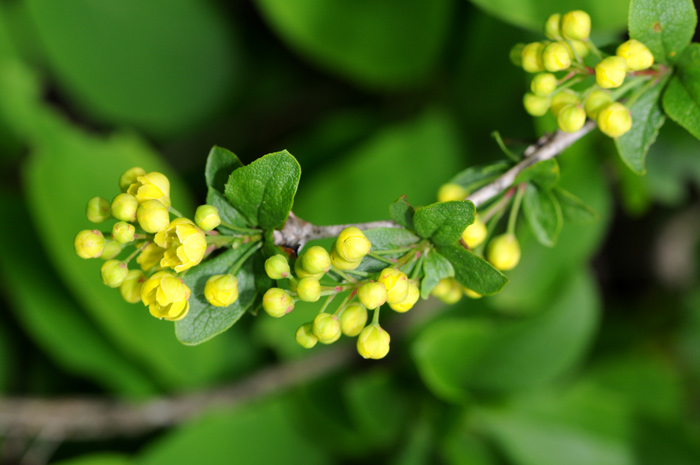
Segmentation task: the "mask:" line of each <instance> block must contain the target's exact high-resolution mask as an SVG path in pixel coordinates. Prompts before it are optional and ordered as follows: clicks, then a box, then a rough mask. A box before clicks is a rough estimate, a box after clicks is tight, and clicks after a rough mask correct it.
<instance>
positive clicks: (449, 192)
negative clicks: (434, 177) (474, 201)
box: [437, 182, 467, 202]
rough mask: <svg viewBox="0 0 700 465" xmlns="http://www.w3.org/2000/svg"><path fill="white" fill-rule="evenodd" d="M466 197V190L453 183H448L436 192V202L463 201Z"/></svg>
mask: <svg viewBox="0 0 700 465" xmlns="http://www.w3.org/2000/svg"><path fill="white" fill-rule="evenodd" d="M466 197H467V190H466V189H465V188H464V187H462V186H460V185H459V184H455V183H453V182H448V183H447V184H443V185H442V186H440V190H438V194H437V198H438V202H449V201H450V200H464V199H465V198H466Z"/></svg>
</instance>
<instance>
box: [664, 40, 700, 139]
mask: <svg viewBox="0 0 700 465" xmlns="http://www.w3.org/2000/svg"><path fill="white" fill-rule="evenodd" d="M676 68H677V73H678V74H677V75H676V76H674V77H673V78H672V79H671V82H669V83H668V86H667V87H666V91H665V92H664V96H663V106H664V111H665V112H666V114H667V115H668V116H670V117H671V119H672V120H673V121H675V122H676V123H678V124H680V125H681V126H683V127H684V128H685V129H686V130H687V131H688V132H689V133H691V134H692V135H693V136H695V137H696V138H698V139H700V44H692V45H691V46H690V47H688V48H687V49H686V51H685V53H683V56H682V57H681V60H679V62H678V65H677V67H676Z"/></svg>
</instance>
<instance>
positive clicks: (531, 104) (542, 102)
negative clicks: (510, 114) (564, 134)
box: [523, 92, 552, 116]
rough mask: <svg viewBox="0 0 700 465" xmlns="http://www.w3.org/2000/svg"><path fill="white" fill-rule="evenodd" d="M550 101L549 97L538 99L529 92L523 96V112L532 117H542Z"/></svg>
mask: <svg viewBox="0 0 700 465" xmlns="http://www.w3.org/2000/svg"><path fill="white" fill-rule="evenodd" d="M551 101H552V99H550V98H549V97H538V96H537V95H535V94H531V93H530V92H528V93H526V94H525V95H524V96H523V106H524V107H525V111H527V112H528V113H529V114H530V115H532V116H544V114H545V113H547V110H549V106H550V104H551Z"/></svg>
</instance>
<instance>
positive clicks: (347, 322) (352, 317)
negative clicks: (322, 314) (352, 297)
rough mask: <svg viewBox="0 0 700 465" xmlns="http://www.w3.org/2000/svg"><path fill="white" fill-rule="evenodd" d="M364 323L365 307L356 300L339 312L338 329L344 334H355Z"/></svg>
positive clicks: (365, 320) (352, 335) (365, 317)
mask: <svg viewBox="0 0 700 465" xmlns="http://www.w3.org/2000/svg"><path fill="white" fill-rule="evenodd" d="M366 323H367V309H366V308H365V307H363V306H362V305H361V304H358V303H357V302H354V303H351V304H350V305H348V306H347V307H345V308H344V309H343V312H342V313H341V314H340V330H341V331H342V332H343V334H345V335H346V336H350V337H354V336H357V335H358V334H360V331H362V328H364V327H365V324H366Z"/></svg>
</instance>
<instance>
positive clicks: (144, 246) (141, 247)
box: [124, 241, 151, 263]
mask: <svg viewBox="0 0 700 465" xmlns="http://www.w3.org/2000/svg"><path fill="white" fill-rule="evenodd" d="M150 243H151V241H146V242H144V243H143V245H141V246H140V247H139V248H137V249H136V250H134V251H133V252H132V253H131V255H129V256H128V257H126V260H124V263H129V262H130V261H131V260H133V258H134V257H135V256H136V255H138V254H139V253H140V252H142V251H143V249H145V248H146V247H148V245H149V244H150Z"/></svg>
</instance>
